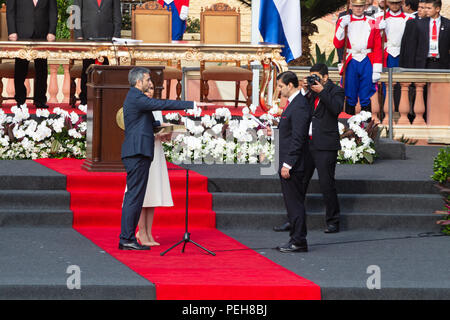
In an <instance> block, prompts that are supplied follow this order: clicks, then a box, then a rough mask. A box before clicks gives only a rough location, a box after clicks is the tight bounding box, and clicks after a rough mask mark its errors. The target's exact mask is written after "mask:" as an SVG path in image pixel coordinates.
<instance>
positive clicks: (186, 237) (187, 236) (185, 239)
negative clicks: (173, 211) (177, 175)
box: [161, 169, 216, 256]
mask: <svg viewBox="0 0 450 320" xmlns="http://www.w3.org/2000/svg"><path fill="white" fill-rule="evenodd" d="M179 170H183V169H179ZM188 204H189V169H186V220H185V223H186V224H185V232H184V236H183V239H182V240H180V241H178V242H177V243H176V244H174V245H173V246H171V247H170V248H169V249H167V250H166V251H164V252H161V256H163V255H165V254H166V253H167V252H169V251H170V250H172V249H174V248H175V247H177V246H179V245H180V244H182V243H183V249H182V250H181V252H182V253H184V249H185V248H186V244H187V243H188V242H190V243H192V244H194V245H196V246H197V247H199V248H200V249H202V250H204V251H206V252H207V253H209V254H210V255H213V256H215V255H216V254H215V253H214V252H212V251H210V250H208V249H206V248H204V247H202V246H201V245H199V244H198V243H196V242H194V241H192V240H191V234H190V233H189V231H188Z"/></svg>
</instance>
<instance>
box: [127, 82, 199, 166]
mask: <svg viewBox="0 0 450 320" xmlns="http://www.w3.org/2000/svg"><path fill="white" fill-rule="evenodd" d="M193 107H194V103H193V102H191V101H176V100H158V99H151V98H149V97H147V96H146V95H145V94H143V93H142V91H140V90H139V89H136V88H134V87H132V88H130V91H128V94H127V96H126V98H125V101H124V103H123V116H124V122H125V140H124V142H123V144H122V159H123V158H126V157H132V156H136V155H141V156H144V157H150V158H152V159H153V149H154V143H155V136H154V134H153V125H154V123H155V118H154V117H153V114H152V111H156V110H184V109H192V108H193Z"/></svg>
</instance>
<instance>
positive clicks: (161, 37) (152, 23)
mask: <svg viewBox="0 0 450 320" xmlns="http://www.w3.org/2000/svg"><path fill="white" fill-rule="evenodd" d="M131 37H132V38H133V39H139V40H143V41H144V42H145V43H171V42H172V13H171V12H170V11H168V10H167V9H166V8H164V7H163V6H161V5H160V4H159V3H158V2H156V1H149V2H146V3H143V4H142V5H140V6H136V8H135V9H133V10H132V14H131ZM159 62H161V61H159ZM164 63H165V64H166V66H165V69H164V80H165V81H166V99H169V97H170V85H171V82H172V80H176V81H177V85H176V94H177V98H176V99H177V100H181V81H182V78H183V73H182V71H181V61H179V60H178V61H176V67H174V66H172V65H173V62H172V61H170V60H169V61H164ZM132 64H136V61H135V60H133V61H132Z"/></svg>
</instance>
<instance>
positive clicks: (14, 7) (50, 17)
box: [6, 0, 58, 39]
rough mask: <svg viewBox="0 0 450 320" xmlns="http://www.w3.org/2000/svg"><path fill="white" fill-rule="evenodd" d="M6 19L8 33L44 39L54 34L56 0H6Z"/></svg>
mask: <svg viewBox="0 0 450 320" xmlns="http://www.w3.org/2000/svg"><path fill="white" fill-rule="evenodd" d="M6 21H7V25H8V34H13V33H17V36H18V38H19V39H31V38H32V37H33V38H35V39H46V37H47V34H49V33H51V34H56V25H57V23H58V10H57V7H56V0H39V1H38V3H37V5H36V7H35V6H34V3H33V0H7V2H6Z"/></svg>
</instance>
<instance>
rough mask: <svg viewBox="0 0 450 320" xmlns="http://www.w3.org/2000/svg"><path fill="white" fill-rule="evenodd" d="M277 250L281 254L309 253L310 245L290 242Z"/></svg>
mask: <svg viewBox="0 0 450 320" xmlns="http://www.w3.org/2000/svg"><path fill="white" fill-rule="evenodd" d="M277 250H278V251H280V252H283V253H289V252H308V244H307V243H306V241H305V242H303V243H295V242H290V243H287V244H284V245H282V246H279V247H277Z"/></svg>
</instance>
